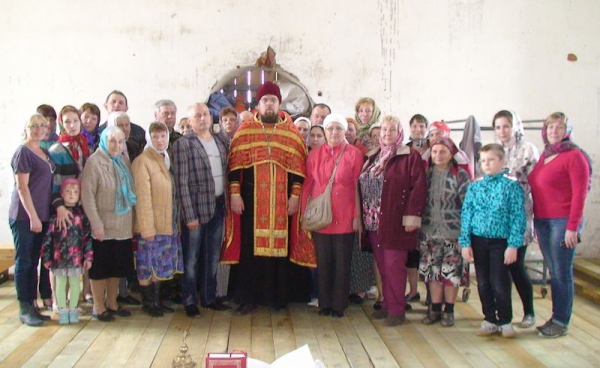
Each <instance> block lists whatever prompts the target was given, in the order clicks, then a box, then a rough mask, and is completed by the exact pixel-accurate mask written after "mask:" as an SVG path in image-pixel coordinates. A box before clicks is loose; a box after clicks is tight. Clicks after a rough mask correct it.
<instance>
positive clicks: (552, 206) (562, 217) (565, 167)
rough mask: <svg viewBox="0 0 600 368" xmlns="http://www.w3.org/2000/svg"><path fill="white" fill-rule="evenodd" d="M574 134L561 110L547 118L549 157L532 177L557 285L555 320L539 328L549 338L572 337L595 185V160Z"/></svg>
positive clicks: (539, 230) (543, 243)
mask: <svg viewBox="0 0 600 368" xmlns="http://www.w3.org/2000/svg"><path fill="white" fill-rule="evenodd" d="M572 130H573V126H572V125H571V123H570V122H569V120H568V119H567V118H566V116H565V114H563V113H562V112H555V113H553V114H552V115H550V116H549V117H548V119H546V122H545V123H544V127H543V128H542V139H543V140H544V144H545V147H544V153H543V154H542V156H541V157H540V160H539V162H538V163H537V165H536V166H535V168H534V169H533V171H532V172H531V174H530V175H529V184H530V185H531V194H532V196H533V214H534V227H535V232H536V234H537V238H538V242H539V244H540V249H541V250H542V254H543V255H544V260H545V261H546V264H547V265H548V268H549V270H550V276H551V280H550V283H551V285H552V317H551V318H550V319H549V320H548V322H546V323H545V324H544V325H543V326H540V327H538V328H537V329H538V331H539V335H540V336H542V337H549V338H554V337H560V336H564V335H566V334H567V333H568V325H569V320H570V319H571V313H572V311H573V297H574V293H575V285H574V283H573V257H574V256H575V245H576V244H577V243H579V231H580V230H581V224H582V217H583V208H584V205H585V198H586V196H587V193H588V190H589V187H590V176H591V160H590V158H589V156H588V155H587V153H585V151H583V150H582V149H581V148H579V146H577V145H576V144H575V143H573V142H572V141H571V132H572Z"/></svg>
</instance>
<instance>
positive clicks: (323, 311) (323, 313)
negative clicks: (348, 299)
mask: <svg viewBox="0 0 600 368" xmlns="http://www.w3.org/2000/svg"><path fill="white" fill-rule="evenodd" d="M330 314H331V308H321V309H319V316H328V315H330Z"/></svg>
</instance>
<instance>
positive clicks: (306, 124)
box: [294, 117, 312, 144]
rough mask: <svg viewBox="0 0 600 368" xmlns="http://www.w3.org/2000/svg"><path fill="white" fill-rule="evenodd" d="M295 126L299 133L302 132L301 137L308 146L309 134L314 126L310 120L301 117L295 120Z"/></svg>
mask: <svg viewBox="0 0 600 368" xmlns="http://www.w3.org/2000/svg"><path fill="white" fill-rule="evenodd" d="M294 125H295V126H296V128H298V132H300V136H301V137H302V138H303V139H304V142H305V143H306V144H308V133H309V132H310V128H311V126H312V124H311V123H310V119H308V118H305V117H299V118H298V119H296V120H294Z"/></svg>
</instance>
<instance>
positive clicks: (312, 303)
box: [306, 298, 319, 307]
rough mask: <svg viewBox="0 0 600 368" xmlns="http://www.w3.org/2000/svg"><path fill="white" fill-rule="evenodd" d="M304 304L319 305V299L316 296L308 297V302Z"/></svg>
mask: <svg viewBox="0 0 600 368" xmlns="http://www.w3.org/2000/svg"><path fill="white" fill-rule="evenodd" d="M306 305H308V306H309V307H318V306H319V299H318V298H312V299H310V302H308V303H307V304H306Z"/></svg>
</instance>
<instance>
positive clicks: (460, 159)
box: [421, 121, 475, 180]
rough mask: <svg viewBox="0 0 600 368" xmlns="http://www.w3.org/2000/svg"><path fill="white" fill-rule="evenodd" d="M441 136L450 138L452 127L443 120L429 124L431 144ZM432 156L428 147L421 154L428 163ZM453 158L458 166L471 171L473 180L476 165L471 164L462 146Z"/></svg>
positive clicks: (428, 134) (428, 137) (470, 174)
mask: <svg viewBox="0 0 600 368" xmlns="http://www.w3.org/2000/svg"><path fill="white" fill-rule="evenodd" d="M440 137H444V138H450V127H449V126H448V124H446V123H444V122H443V121H435V122H433V123H431V124H430V125H429V128H427V139H428V140H429V143H430V146H431V142H432V141H434V140H435V139H436V138H440ZM430 157H431V149H428V150H427V151H425V152H423V153H422V154H421V158H423V160H425V161H427V164H429V161H430ZM453 159H454V161H456V163H457V164H458V166H460V167H462V168H463V169H465V170H466V171H467V172H468V173H469V177H470V178H471V180H473V178H474V175H475V170H474V167H473V166H472V165H471V162H470V161H469V157H468V156H467V154H466V153H465V152H463V151H462V150H461V149H460V148H458V152H457V153H456V154H455V155H454V157H453Z"/></svg>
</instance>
